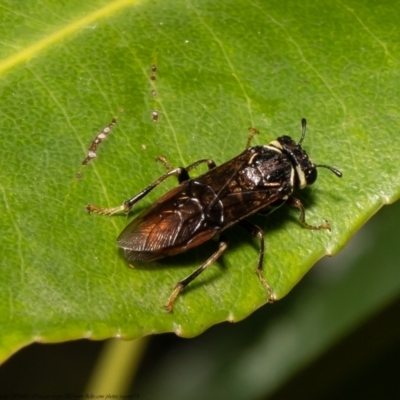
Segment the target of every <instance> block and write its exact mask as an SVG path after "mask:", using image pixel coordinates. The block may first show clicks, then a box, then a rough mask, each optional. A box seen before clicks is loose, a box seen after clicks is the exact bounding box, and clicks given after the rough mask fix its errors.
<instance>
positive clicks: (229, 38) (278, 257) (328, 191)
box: [0, 0, 400, 359]
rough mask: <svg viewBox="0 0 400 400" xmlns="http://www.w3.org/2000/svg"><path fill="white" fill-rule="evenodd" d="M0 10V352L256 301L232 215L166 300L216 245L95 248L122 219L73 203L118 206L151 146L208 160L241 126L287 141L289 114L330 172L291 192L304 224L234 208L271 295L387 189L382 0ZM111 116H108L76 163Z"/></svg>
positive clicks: (217, 156)
mask: <svg viewBox="0 0 400 400" xmlns="http://www.w3.org/2000/svg"><path fill="white" fill-rule="evenodd" d="M2 7H3V10H5V11H7V12H4V13H3V17H2V22H3V23H2V24H1V28H0V29H1V35H2V48H1V50H0V52H1V57H2V61H0V72H1V74H2V80H1V82H0V90H1V94H2V118H1V136H0V138H1V139H0V140H1V149H2V157H1V160H0V163H1V166H0V174H1V180H0V190H1V196H2V197H1V203H0V207H1V214H0V215H1V216H2V217H1V218H2V224H1V225H2V228H3V240H2V243H1V248H0V249H1V254H2V262H1V267H2V280H1V282H2V283H1V285H2V290H1V293H2V294H1V296H2V301H1V303H0V325H1V326H2V336H1V339H0V358H2V359H4V358H6V357H7V356H8V355H10V354H11V353H12V352H15V351H16V350H17V349H18V348H20V347H21V346H23V345H26V344H27V343H30V342H32V341H45V342H55V341H63V340H68V339H76V338H82V337H88V338H92V339H102V338H107V337H114V336H115V337H122V338H127V339H129V338H135V337H139V336H142V335H146V334H150V333H160V332H169V331H174V332H176V333H177V334H179V335H182V336H186V337H191V336H195V335H198V334H199V333H201V332H202V331H204V330H205V329H207V328H208V327H210V326H211V325H213V324H216V323H218V322H221V321H225V320H230V321H237V320H240V319H242V318H245V317H246V316H247V315H249V314H250V313H251V312H252V311H253V310H255V309H257V308H258V307H260V306H262V305H263V304H264V303H265V302H266V300H267V295H266V292H265V290H264V289H263V287H262V285H261V284H260V282H259V280H258V279H257V276H256V274H255V273H254V268H255V266H256V262H257V256H258V243H257V241H255V240H253V239H252V238H249V237H248V235H247V234H246V233H245V232H243V231H242V230H241V229H240V228H238V227H234V228H232V229H231V230H230V231H228V232H227V236H228V238H229V240H230V248H229V250H228V251H227V252H226V254H224V256H223V258H222V259H221V260H220V261H218V263H217V265H214V266H212V267H211V268H209V269H208V270H207V271H206V272H205V273H204V274H202V275H201V276H200V277H199V278H198V279H196V281H195V282H194V283H192V284H191V285H190V286H189V287H188V288H187V290H185V292H184V293H183V294H182V295H181V296H180V297H179V298H178V300H177V302H176V307H175V312H174V313H173V314H167V313H165V311H164V310H163V308H162V306H163V305H165V303H166V301H167V299H168V296H169V294H170V292H171V290H172V287H173V285H174V284H175V283H176V282H177V281H179V280H180V279H182V278H183V277H185V276H186V275H188V274H189V273H191V272H192V271H193V270H194V269H195V268H196V267H197V266H199V265H200V264H201V263H202V262H204V260H205V259H206V258H207V257H208V256H209V255H211V254H212V253H213V251H215V249H216V244H215V243H214V242H210V243H207V244H206V245H204V246H201V247H200V248H198V249H195V250H193V251H190V252H188V253H187V254H184V255H182V256H178V257H173V258H169V259H165V260H160V261H159V262H153V263H148V264H140V265H139V264H138V265H135V267H136V268H135V269H134V270H132V269H130V268H128V264H127V262H126V260H125V259H124V257H123V254H122V253H121V251H120V250H119V249H118V248H117V246H116V244H115V238H116V237H117V235H118V234H119V232H120V231H121V230H122V229H123V227H124V226H125V225H126V224H127V220H126V219H125V217H124V216H113V217H110V218H108V217H100V216H97V215H88V214H87V213H86V212H85V206H86V204H87V203H94V204H98V205H101V206H104V207H112V206H117V205H120V204H121V203H122V202H123V201H124V200H126V199H128V198H129V197H131V196H133V195H134V194H136V193H138V192H139V191H140V190H142V189H143V188H144V187H146V186H147V185H148V184H149V183H151V182H152V181H154V180H155V179H156V178H158V177H159V176H160V175H161V174H162V173H163V172H164V171H165V170H164V169H163V166H162V165H161V164H159V163H156V162H155V158H156V156H158V155H160V154H163V155H166V156H168V160H169V161H170V163H171V164H173V165H176V166H180V165H183V166H185V165H188V164H190V163H192V162H194V161H195V160H198V159H201V158H212V159H214V160H215V162H216V163H217V164H220V163H222V162H224V161H226V160H228V159H230V158H232V157H234V156H235V155H237V154H238V153H239V152H241V151H242V150H243V148H244V146H245V143H246V139H247V134H248V132H247V128H248V127H249V126H253V127H257V128H258V129H259V130H260V131H261V135H260V136H258V137H257V138H256V139H255V140H254V142H255V143H256V142H257V143H260V144H261V143H268V142H269V141H270V140H272V139H274V138H276V137H277V136H280V135H282V134H288V135H291V136H293V137H294V138H299V137H300V132H301V130H300V119H301V118H302V117H307V119H308V133H307V137H306V139H305V141H304V147H305V148H306V149H307V151H308V154H309V155H310V157H311V158H312V160H313V161H314V162H316V163H321V164H329V165H334V166H336V167H338V168H339V169H340V170H341V171H342V172H343V175H344V176H343V178H342V179H341V180H339V179H336V177H335V176H334V175H333V174H331V173H330V172H329V171H327V170H324V169H320V170H319V179H318V181H317V182H316V184H315V185H314V186H313V187H311V188H308V189H306V190H304V191H303V192H301V193H300V194H299V195H298V197H299V198H300V199H301V200H302V201H303V203H304V204H305V205H306V208H307V220H308V222H309V223H311V224H320V223H321V222H322V221H323V220H325V219H326V220H329V221H330V223H331V226H332V231H331V232H327V231H309V230H306V229H304V228H303V227H302V226H301V225H300V224H299V223H298V222H297V213H296V212H295V211H294V212H293V211H291V210H288V209H287V208H281V209H280V210H278V211H276V212H275V213H274V214H272V215H270V216H269V217H267V218H264V217H259V216H256V217H254V218H253V221H257V224H259V225H260V226H261V227H263V229H265V231H266V242H267V256H266V260H265V265H264V269H265V275H266V277H267V279H268V282H269V284H270V285H271V287H272V288H273V290H274V292H275V294H276V295H277V297H278V298H281V297H283V296H285V295H286V294H287V293H288V292H289V291H290V290H291V289H292V288H293V286H294V285H295V284H296V283H297V282H298V281H299V280H300V279H301V277H302V276H303V275H304V274H305V273H306V272H307V271H308V270H309V269H310V268H311V266H312V265H313V264H314V263H315V261H317V260H318V259H320V258H321V257H323V256H324V255H326V254H335V253H336V252H337V251H339V250H340V249H341V248H342V247H343V246H344V245H345V244H346V242H347V241H348V240H349V238H350V237H351V235H352V234H353V233H354V232H355V231H356V230H357V229H359V227H360V226H361V225H362V224H363V223H365V221H366V220H367V219H368V218H369V217H371V216H372V215H373V214H374V213H375V212H376V211H377V210H378V209H379V208H380V207H381V206H382V204H387V203H390V202H393V201H395V200H396V199H397V198H398V197H399V183H400V173H399V168H398V159H397V158H398V149H399V148H400V143H399V142H400V139H399V135H398V131H399V120H398V114H399V113H398V89H397V88H398V84H397V83H398V72H397V71H398V67H399V65H398V64H399V62H398V60H399V48H398V45H397V43H399V39H400V38H399V35H400V33H399V32H398V29H397V26H398V21H397V20H396V19H395V15H396V7H395V5H390V4H386V5H382V6H377V7H376V8H375V10H374V13H371V10H370V9H369V7H368V6H367V5H363V4H362V3H360V2H357V1H355V0H354V1H353V2H352V3H347V4H340V3H333V4H329V5H326V4H324V5H322V4H319V3H315V2H305V3H304V2H303V3H301V4H300V3H297V2H289V3H288V2H285V3H280V2H277V1H273V2H269V3H268V4H267V3H265V2H263V1H255V2H251V3H248V2H245V1H243V0H235V1H229V2H228V1H221V2H218V3H216V2H213V1H192V2H186V1H185V2H177V1H175V2H172V1H158V0H157V1H148V2H145V1H142V2H140V1H114V2H107V1H99V2H96V3H87V2H85V3H84V4H83V5H82V4H81V2H79V3H78V2H76V1H70V2H67V3H66V4H60V3H59V2H56V1H50V0H48V1H40V2H35V6H34V7H33V3H32V4H31V3H27V2H18V3H17V2H13V3H10V4H9V3H4V4H3V5H2ZM153 64H154V65H156V67H157V71H156V72H155V77H156V80H151V79H150V76H151V65H153ZM152 91H155V94H156V95H155V96H154V94H152ZM156 110H157V112H158V113H159V119H158V121H157V122H154V121H153V119H152V113H153V112H154V111H156ZM113 117H115V118H117V120H118V126H117V127H116V128H115V129H113V130H112V132H111V134H110V135H109V137H108V138H107V140H106V141H104V143H101V145H100V146H99V147H98V150H97V155H98V157H97V158H96V159H95V160H92V161H91V162H90V163H89V164H88V165H87V166H86V167H81V166H80V165H81V162H82V161H83V159H85V157H86V153H87V150H88V148H89V147H90V145H91V142H92V141H93V140H94V138H95V136H96V135H97V134H98V133H99V132H100V130H101V129H102V128H103V127H104V126H106V125H107V124H108V123H109V122H110V120H111V119H112V118H113ZM202 171H204V169H201V168H199V173H200V172H202ZM77 173H80V174H81V175H82V178H81V179H78V178H76V174H77ZM175 184H176V183H175V182H173V179H171V180H170V181H169V182H166V183H165V184H163V186H162V187H160V188H157V189H156V190H155V191H154V192H153V193H151V194H150V195H149V196H148V197H147V198H145V199H144V200H143V201H141V203H139V204H138V205H137V207H136V208H135V210H134V211H135V212H138V211H140V210H143V209H144V208H145V207H147V206H148V205H150V204H151V202H152V201H154V200H155V199H157V197H158V196H160V195H161V194H162V193H164V192H165V191H166V190H167V189H168V188H172V187H173V186H174V185H175Z"/></svg>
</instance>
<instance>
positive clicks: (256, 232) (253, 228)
mask: <svg viewBox="0 0 400 400" xmlns="http://www.w3.org/2000/svg"><path fill="white" fill-rule="evenodd" d="M239 225H240V226H241V227H242V228H243V229H245V230H246V231H247V232H249V233H250V234H251V235H253V236H255V237H256V238H257V239H258V240H259V241H260V252H259V253H258V262H257V268H256V272H257V275H258V277H259V279H260V281H261V283H262V284H263V286H264V287H265V289H266V290H267V292H268V302H269V303H272V302H274V301H275V300H276V299H275V295H274V292H273V291H272V289H271V287H270V286H269V284H268V282H267V280H266V279H265V277H264V273H263V263H264V254H265V241H264V232H263V231H262V229H261V228H259V227H258V226H257V225H254V224H252V223H251V222H249V221H246V220H242V221H240V222H239Z"/></svg>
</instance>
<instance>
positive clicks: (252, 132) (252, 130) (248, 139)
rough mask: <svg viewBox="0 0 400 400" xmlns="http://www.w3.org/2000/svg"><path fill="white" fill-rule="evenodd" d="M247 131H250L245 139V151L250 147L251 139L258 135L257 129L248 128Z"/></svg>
mask: <svg viewBox="0 0 400 400" xmlns="http://www.w3.org/2000/svg"><path fill="white" fill-rule="evenodd" d="M249 131H250V134H249V137H248V138H247V143H246V149H248V148H249V147H250V145H251V141H252V140H253V137H254V136H255V135H258V134H259V133H260V132H259V130H258V129H256V128H252V127H250V128H249Z"/></svg>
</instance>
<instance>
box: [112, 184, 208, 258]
mask: <svg viewBox="0 0 400 400" xmlns="http://www.w3.org/2000/svg"><path fill="white" fill-rule="evenodd" d="M184 190H185V183H183V184H181V185H180V186H178V187H176V188H175V189H173V190H171V191H170V192H168V193H167V194H165V195H164V196H163V197H161V198H160V199H159V200H158V201H157V202H155V203H154V204H153V205H152V206H150V208H148V209H147V210H146V211H144V212H143V213H142V214H140V215H139V216H138V217H137V218H135V219H134V220H133V221H132V222H131V223H130V224H129V225H128V226H127V227H126V228H125V229H124V230H123V231H122V233H121V234H120V235H119V237H118V239H117V243H118V245H119V246H120V247H122V248H123V249H125V254H126V257H127V258H128V259H129V260H132V261H134V260H143V261H145V260H147V261H150V260H156V259H158V258H162V257H165V256H168V255H173V254H178V253H182V252H184V251H186V250H188V249H189V248H191V247H195V246H197V245H199V244H201V243H203V242H205V241H206V240H208V239H211V238H212V237H213V236H214V235H215V233H216V231H215V229H213V227H210V226H209V227H207V226H204V224H203V222H204V215H203V210H202V208H201V205H199V204H198V202H197V201H196V200H195V199H191V198H190V197H188V196H186V195H185V193H184Z"/></svg>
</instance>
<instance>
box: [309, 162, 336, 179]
mask: <svg viewBox="0 0 400 400" xmlns="http://www.w3.org/2000/svg"><path fill="white" fill-rule="evenodd" d="M314 167H319V168H327V169H329V170H330V171H332V172H333V173H334V174H335V175H336V176H337V177H338V178H341V177H342V176H343V174H342V173H341V172H340V171H339V170H338V169H336V168H334V167H330V166H329V165H325V164H314Z"/></svg>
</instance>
